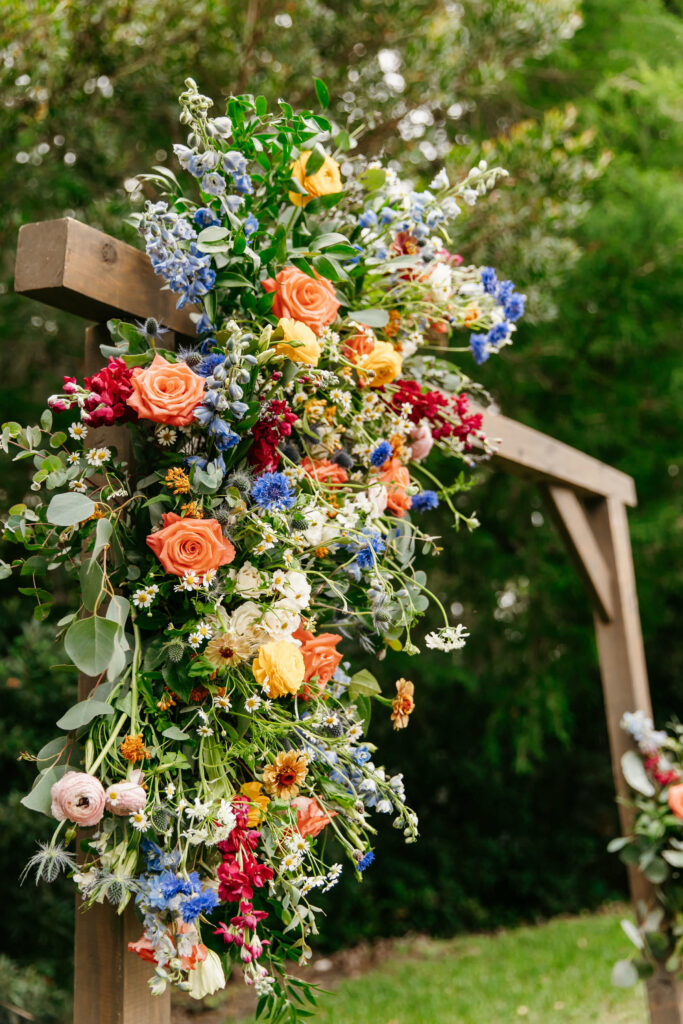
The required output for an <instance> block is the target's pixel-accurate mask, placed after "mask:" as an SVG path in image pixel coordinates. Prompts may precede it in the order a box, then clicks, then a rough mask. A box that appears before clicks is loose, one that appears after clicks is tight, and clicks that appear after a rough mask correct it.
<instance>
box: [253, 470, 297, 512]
mask: <svg viewBox="0 0 683 1024" xmlns="http://www.w3.org/2000/svg"><path fill="white" fill-rule="evenodd" d="M251 496H252V498H253V499H254V501H255V502H256V504H257V505H258V506H259V508H265V509H268V510H276V509H277V510H280V511H284V510H285V509H288V508H291V507H292V505H293V504H294V502H295V501H296V494H295V493H294V489H293V487H292V485H291V484H290V482H289V480H288V479H287V477H286V476H285V474H284V473H262V474H261V476H260V477H259V478H258V480H256V481H255V483H254V485H253V487H252V488H251Z"/></svg>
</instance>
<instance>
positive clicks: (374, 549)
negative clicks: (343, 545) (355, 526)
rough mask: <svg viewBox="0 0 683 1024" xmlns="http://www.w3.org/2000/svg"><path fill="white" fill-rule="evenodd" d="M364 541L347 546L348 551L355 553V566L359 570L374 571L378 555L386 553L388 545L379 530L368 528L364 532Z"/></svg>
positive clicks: (357, 541)
mask: <svg viewBox="0 0 683 1024" xmlns="http://www.w3.org/2000/svg"><path fill="white" fill-rule="evenodd" d="M362 532H363V538H362V540H361V539H360V538H359V539H358V540H356V541H354V543H353V544H347V551H355V552H356V557H355V559H354V565H355V566H357V568H358V569H363V570H364V569H372V568H373V567H374V566H375V564H376V562H377V557H376V556H377V555H381V554H382V552H383V551H386V548H387V546H386V544H385V542H384V538H383V537H382V534H381V533H380V532H379V531H378V530H371V529H368V528H367V527H366V529H364V530H363V531H362Z"/></svg>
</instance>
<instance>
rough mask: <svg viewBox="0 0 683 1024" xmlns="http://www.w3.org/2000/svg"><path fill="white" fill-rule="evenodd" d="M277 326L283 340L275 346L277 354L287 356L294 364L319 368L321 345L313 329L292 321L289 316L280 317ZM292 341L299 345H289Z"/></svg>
mask: <svg viewBox="0 0 683 1024" xmlns="http://www.w3.org/2000/svg"><path fill="white" fill-rule="evenodd" d="M277 325H278V334H279V332H280V331H282V339H281V340H278V341H277V344H276V345H275V351H276V352H277V354H278V355H279V356H287V358H288V359H291V360H292V362H293V363H305V365H306V366H317V365H318V360H319V359H320V344H319V342H318V339H317V338H316V336H315V334H314V333H313V331H312V330H311V328H310V327H307V326H306V324H302V323H301V321H300V320H290V318H289V317H287V316H282V317H280V319H279V320H278V324H277ZM290 341H294V342H298V344H296V345H289V344H287V343H288V342H290Z"/></svg>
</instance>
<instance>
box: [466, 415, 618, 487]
mask: <svg viewBox="0 0 683 1024" xmlns="http://www.w3.org/2000/svg"><path fill="white" fill-rule="evenodd" d="M478 411H479V412H481V413H483V417H484V423H483V429H484V433H485V434H486V435H487V437H489V438H490V439H496V438H498V439H500V444H499V445H498V448H497V451H496V454H495V455H494V456H493V463H494V464H495V465H497V466H499V467H500V468H501V469H503V470H505V471H506V472H507V473H514V474H515V475H517V476H523V477H526V478H527V479H529V480H536V481H542V482H544V483H551V484H559V485H561V486H564V487H571V488H572V490H574V491H576V493H577V494H580V495H582V496H584V497H591V496H602V497H605V496H607V495H608V494H612V495H614V496H615V497H617V498H619V500H620V501H622V502H623V503H624V504H625V505H636V504H637V501H636V489H635V485H634V483H633V479H632V478H631V477H630V476H627V474H626V473H622V472H621V471H620V470H618V469H614V468H613V467H612V466H607V465H606V464H605V463H604V462H600V461H599V460H598V459H594V458H593V457H592V456H591V455H586V454H585V453H584V452H580V451H578V450H577V449H576V448H572V447H571V446H570V445H568V444H563V442H562V441H556V440H555V438H554V437H549V436H548V435H547V434H542V433H541V432H540V431H538V430H534V429H533V428H532V427H526V426H525V425H524V424H523V423H518V422H517V421H516V420H511V419H509V418H508V417H507V416H501V415H500V413H494V412H491V410H490V409H479V410H478Z"/></svg>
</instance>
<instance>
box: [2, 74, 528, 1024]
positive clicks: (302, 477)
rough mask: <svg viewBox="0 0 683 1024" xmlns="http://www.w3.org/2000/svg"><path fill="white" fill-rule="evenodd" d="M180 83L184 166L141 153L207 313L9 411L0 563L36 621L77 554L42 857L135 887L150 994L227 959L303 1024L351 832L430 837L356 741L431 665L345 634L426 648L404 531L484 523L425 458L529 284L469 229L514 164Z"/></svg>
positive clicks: (505, 331)
mask: <svg viewBox="0 0 683 1024" xmlns="http://www.w3.org/2000/svg"><path fill="white" fill-rule="evenodd" d="M316 90H317V94H318V98H319V100H320V102H321V107H322V108H323V109H324V107H325V105H326V103H327V100H328V96H327V91H326V88H325V86H324V84H323V83H322V82H320V81H317V82H316ZM180 103H181V115H180V119H181V123H182V124H183V125H185V126H186V127H187V129H188V131H189V135H188V140H187V145H178V146H176V147H175V155H176V157H177V160H178V162H179V165H180V169H181V171H180V177H177V176H176V175H175V174H174V173H173V172H172V171H170V170H168V169H165V168H156V169H155V172H154V174H152V175H149V176H145V177H144V180H145V181H146V182H149V183H151V184H152V185H153V186H155V187H156V188H157V189H160V190H161V192H162V196H163V198H161V199H159V201H156V202H148V203H147V205H146V208H145V210H144V212H143V213H141V214H139V215H137V218H136V219H137V224H138V227H139V231H140V234H141V236H142V239H143V241H144V245H145V249H146V252H147V254H148V256H149V259H150V260H151V263H152V266H153V267H154V270H155V271H156V273H157V274H158V275H159V276H160V277H161V278H163V281H164V282H165V284H166V286H167V287H168V288H169V289H171V290H172V291H173V292H174V293H176V294H177V295H178V302H177V305H178V307H179V308H183V307H185V306H186V305H187V306H188V308H189V309H190V310H191V312H190V315H191V317H192V320H193V321H194V323H195V326H196V335H197V337H196V340H193V341H192V342H191V343H190V344H182V345H178V346H175V345H174V344H171V343H170V342H169V340H168V339H167V332H166V331H165V330H164V328H163V326H162V325H161V324H160V323H159V322H157V320H155V319H153V318H149V319H147V320H146V321H145V322H144V323H124V322H121V321H116V320H115V321H111V322H110V323H109V325H108V326H109V330H110V333H111V344H108V345H103V346H102V357H103V360H104V361H105V365H103V366H102V368H101V369H100V370H99V372H97V373H95V374H94V375H92V376H90V377H86V378H85V380H84V381H83V382H79V381H78V380H76V379H75V378H73V377H68V378H65V379H64V383H63V387H62V389H61V392H60V393H59V394H55V395H53V396H51V397H50V399H49V401H48V408H47V409H46V411H45V412H44V414H43V416H42V418H41V420H40V424H39V425H37V426H30V427H27V428H23V427H21V426H20V425H19V424H18V423H13V422H12V423H7V424H5V425H4V426H3V430H2V445H3V448H4V450H5V451H9V452H12V453H15V455H14V457H15V458H17V459H31V460H32V463H33V466H34V472H33V476H32V482H31V485H30V487H31V492H32V493H31V495H30V497H29V498H27V500H26V502H25V503H22V504H19V505H15V506H14V507H13V508H11V509H10V512H9V516H8V518H7V521H6V527H5V536H6V537H7V538H10V539H13V540H16V541H20V542H21V543H22V544H23V545H25V547H26V549H27V552H28V556H27V557H26V558H25V559H23V560H22V559H17V560H16V561H15V562H14V563H13V564H12V565H6V566H5V568H4V571H5V573H8V572H11V571H12V570H13V569H18V570H19V571H20V573H21V575H22V576H23V577H24V578H25V582H27V583H28V584H29V586H26V587H22V588H21V592H22V593H28V594H31V595H32V596H33V597H34V598H35V600H36V610H35V614H36V615H37V617H38V618H41V619H42V618H45V617H46V616H47V615H48V614H49V610H50V603H51V597H50V592H49V591H50V588H49V586H46V585H44V584H43V582H42V579H41V577H43V576H44V575H45V574H48V575H49V574H50V573H53V572H55V571H57V570H66V571H67V572H70V573H72V574H74V575H75V576H76V577H77V579H78V582H79V587H80V604H79V607H78V608H77V609H75V610H74V611H73V612H72V613H71V614H69V615H67V616H66V617H64V618H63V619H62V620H61V621H60V622H59V623H58V632H59V637H60V638H61V639H62V640H63V643H64V649H65V651H66V655H67V656H68V658H69V659H70V661H71V662H73V664H74V666H76V668H77V669H78V670H79V671H80V672H81V673H84V674H85V675H86V676H88V677H91V679H92V682H93V686H92V690H91V692H90V695H89V696H88V698H87V699H86V700H83V701H80V702H79V703H78V704H76V705H75V706H74V707H72V708H71V709H69V710H68V711H67V712H66V713H65V714H64V715H63V716H62V717H61V718H60V719H59V721H58V722H57V726H58V727H59V729H60V730H62V732H61V734H60V736H59V737H58V738H57V739H55V740H54V741H52V742H51V743H49V744H47V746H46V747H44V748H43V750H41V751H40V752H39V753H38V754H37V755H36V757H35V760H36V763H37V768H38V775H37V778H36V784H35V786H34V788H33V790H32V792H31V793H30V794H29V795H28V796H27V797H26V798H25V800H24V803H25V804H26V805H27V806H28V807H31V808H34V809H35V810H37V811H42V812H43V813H46V814H51V815H52V816H53V818H55V819H56V820H57V822H58V825H57V827H56V829H55V833H54V836H53V838H52V840H51V841H50V842H49V843H46V844H44V845H43V846H42V847H41V849H40V850H39V852H38V853H37V854H36V856H35V857H34V858H33V859H32V862H31V865H30V866H31V867H33V868H35V869H36V872H37V877H38V878H42V879H44V880H47V881H51V880H52V879H53V878H54V877H56V875H57V874H58V873H59V871H60V870H66V871H67V872H69V873H71V874H72V876H73V879H74V882H75V884H76V885H77V887H78V889H79V891H80V893H81V896H82V898H83V900H84V902H85V904H86V905H90V904H92V903H93V902H94V901H100V902H102V901H104V900H107V901H109V902H110V903H112V904H113V905H114V906H116V907H117V908H118V910H119V911H122V910H123V908H124V907H125V906H126V904H127V903H128V902H129V901H130V900H133V901H134V902H135V904H136V905H137V908H138V910H139V911H140V915H141V918H142V924H141V936H140V939H139V941H137V942H135V943H133V944H131V950H132V951H133V952H134V953H136V954H137V955H138V956H140V957H142V958H143V959H145V960H147V961H149V962H150V964H152V965H154V973H153V975H152V978H151V982H150V983H151V986H152V989H153V991H154V992H160V991H162V990H163V989H164V988H165V987H166V986H167V985H168V984H169V983H173V984H176V985H178V986H179V987H180V988H181V989H184V990H186V991H189V993H190V994H191V995H193V996H196V997H198V998H199V997H202V996H203V995H205V994H207V993H211V992H214V991H216V990H217V989H219V988H221V987H222V986H223V985H224V983H225V976H226V974H227V973H228V971H229V969H230V967H231V965H232V964H234V963H239V964H241V967H242V970H243V973H244V978H245V981H246V982H247V983H248V984H252V985H254V986H255V988H256V991H257V993H258V995H259V996H260V1003H259V1012H260V1013H261V1014H262V1015H263V1016H266V1017H268V1018H269V1019H272V1020H280V1019H284V1016H286V1017H287V1019H288V1020H293V1021H295V1020H297V1019H298V1016H297V1014H298V1013H300V1012H301V1011H299V1010H297V1007H298V1006H300V1005H301V1003H302V1000H304V999H308V1000H309V1001H312V1000H313V995H312V994H311V990H310V986H307V985H305V984H304V983H302V982H300V981H297V980H296V979H292V978H290V977H288V976H287V973H286V962H287V960H288V959H291V958H292V957H294V958H295V959H298V960H299V961H301V962H304V961H305V960H306V959H307V958H308V957H310V955H311V950H310V945H309V939H310V936H311V935H315V934H316V932H317V920H318V916H319V915H320V913H321V908H320V907H319V906H318V905H317V903H318V899H317V898H316V897H317V893H318V892H321V893H324V892H326V891H327V890H329V889H330V888H331V887H332V886H333V885H335V883H336V882H337V880H338V878H339V876H340V873H341V872H342V861H343V859H344V857H345V858H347V860H348V862H349V863H350V866H351V869H352V870H353V871H354V872H355V873H356V874H357V876H358V878H361V877H362V874H363V872H364V871H366V870H367V869H368V868H369V867H370V865H371V864H372V861H373V859H374V852H373V836H374V835H375V824H374V815H375V814H379V815H389V816H390V818H391V820H392V822H393V825H394V827H395V828H397V829H400V830H401V831H402V832H403V834H404V836H405V838H406V841H407V842H413V841H414V840H415V839H416V838H417V819H416V816H415V814H414V813H413V812H412V811H411V810H410V809H409V807H408V806H407V805H406V803H405V794H404V783H403V776H402V774H400V773H397V774H390V773H389V772H388V771H386V770H385V769H384V768H383V767H381V766H380V765H379V764H378V763H376V748H375V746H374V745H373V744H372V743H371V742H370V741H369V739H368V738H367V728H368V724H369V720H370V714H371V707H372V705H373V704H374V705H377V706H379V707H380V708H381V709H382V710H384V709H386V712H387V713H389V714H390V716H391V719H392V721H393V724H394V727H395V728H396V729H403V728H405V727H406V726H407V725H408V722H409V717H410V715H411V712H412V711H413V709H414V706H415V689H414V686H413V683H412V682H411V681H409V680H407V679H399V680H398V681H397V683H396V689H395V693H394V694H393V695H390V696H385V695H383V694H382V693H381V690H380V686H379V684H378V683H377V681H376V679H375V678H374V676H373V675H372V674H371V673H370V672H369V671H368V670H367V669H365V668H360V669H359V670H357V671H353V670H352V669H351V668H350V666H349V664H348V662H347V661H345V660H344V644H345V641H346V640H347V638H355V640H356V641H357V642H359V643H360V645H361V647H362V649H363V650H364V651H366V652H367V654H368V655H374V656H376V657H377V658H381V657H382V655H383V652H384V651H385V649H386V647H387V646H389V647H391V648H393V649H394V650H401V649H402V650H403V651H404V652H405V653H406V654H407V655H414V654H417V653H418V650H419V648H418V646H417V644H416V643H415V641H414V639H413V630H414V627H415V624H416V622H417V621H418V619H419V618H420V616H421V615H422V614H423V613H424V611H425V610H426V609H427V607H428V606H429V603H430V601H434V602H436V604H437V605H439V602H438V600H437V599H436V598H435V596H434V595H433V594H431V593H430V591H429V589H428V587H427V581H426V577H425V574H424V573H423V572H421V571H416V570H415V568H414V553H415V549H416V545H421V547H422V550H423V551H424V552H427V553H429V552H430V551H431V552H433V553H435V554H436V553H438V552H439V550H440V549H439V547H438V545H437V542H436V539H435V538H434V537H432V536H430V534H429V532H428V530H426V529H425V528H424V526H423V525H422V517H423V516H424V515H425V514H428V512H429V511H430V510H431V509H433V508H435V507H436V506H437V505H438V504H439V502H440V501H441V500H443V501H445V502H446V503H447V504H448V506H449V507H450V509H451V511H452V513H453V516H454V520H455V524H456V526H460V525H464V526H466V527H468V528H472V527H474V526H475V525H476V519H475V518H474V517H472V518H466V517H464V516H463V515H462V514H461V513H460V512H459V511H458V510H457V509H456V507H455V505H454V503H453V500H452V498H453V495H454V494H455V493H456V492H457V491H458V490H461V489H464V488H465V487H467V486H469V482H468V481H467V480H466V479H465V475H464V472H461V473H460V474H459V475H458V476H457V478H456V480H455V482H454V483H450V484H449V485H448V486H442V484H441V483H440V482H439V481H438V480H437V479H436V478H435V477H434V475H433V474H432V472H431V471H430V470H429V469H428V468H427V465H426V463H425V460H426V459H427V457H428V456H429V453H430V451H431V449H432V447H433V446H436V447H437V448H438V449H440V451H441V452H443V453H446V454H447V455H450V456H452V457H453V458H454V459H456V460H457V462H458V463H459V464H460V466H461V467H462V469H463V470H464V469H466V468H467V467H471V466H472V465H474V463H475V462H476V461H477V459H479V458H483V457H485V456H486V453H487V451H488V448H487V443H486V439H485V438H484V436H483V434H482V431H481V414H480V413H478V412H477V411H476V410H472V409H471V408H470V404H469V402H470V395H471V394H473V393H474V394H477V395H479V397H480V398H481V397H482V389H481V388H480V387H479V386H478V385H476V384H475V383H474V382H473V381H472V380H471V379H470V378H469V376H468V375H467V374H466V373H465V372H464V371H463V370H461V369H459V368H458V366H457V365H456V364H455V362H454V361H453V359H452V358H451V356H450V354H451V353H454V352H455V353H463V354H464V358H465V360H469V361H471V360H472V359H473V360H474V362H475V363H477V364H480V363H482V362H483V361H484V360H486V359H487V358H488V357H489V356H490V355H492V354H493V353H497V352H499V351H500V350H501V349H502V348H503V347H504V346H505V345H507V344H509V343H510V342H511V340H512V336H513V333H514V330H515V324H516V321H517V320H518V319H519V317H520V316H521V315H522V313H523V310H524V296H523V295H520V294H518V293H517V292H516V291H515V289H514V287H513V285H512V284H511V282H509V281H499V280H498V278H497V276H496V274H495V272H494V271H493V270H492V269H491V268H488V267H484V268H479V267H472V266H466V265H465V264H464V262H463V260H462V258H461V257H460V256H459V255H457V254H456V253H455V252H454V251H453V241H452V235H451V232H452V226H453V222H454V221H455V219H456V218H457V215H458V214H459V213H460V211H461V208H462V207H463V205H465V204H473V203H474V202H476V200H477V199H478V197H480V196H482V195H484V194H485V193H486V192H487V190H489V189H490V188H492V187H493V185H494V184H495V182H496V180H497V179H498V177H499V176H500V175H501V174H502V173H504V172H502V171H500V170H498V169H491V168H488V167H487V166H486V164H485V163H483V162H482V163H481V164H479V166H478V167H476V168H475V169H474V170H473V171H471V173H470V174H469V175H468V176H467V178H466V180H464V181H463V182H461V183H459V184H450V183H449V181H448V179H447V177H446V175H445V174H444V173H443V172H441V173H439V174H438V175H437V177H436V178H435V179H434V181H433V182H432V184H431V186H430V188H429V189H426V190H424V191H416V190H415V189H414V187H413V186H412V185H411V184H410V183H408V182H405V181H403V180H401V178H400V177H399V176H398V174H397V173H396V171H395V170H393V169H392V168H385V167H382V166H381V164H380V163H379V162H376V161H374V162H369V161H367V160H365V159H363V158H362V157H359V156H354V155H353V148H355V140H354V139H353V138H350V137H349V135H348V134H347V133H346V132H345V131H344V130H339V129H337V128H336V127H335V126H334V125H333V124H332V123H331V122H330V121H329V120H328V119H327V118H326V117H325V116H323V115H320V114H315V113H310V112H304V113H295V112H294V111H293V110H292V109H291V107H290V106H289V105H288V104H287V103H285V102H281V103H280V104H279V109H278V110H277V111H275V112H273V111H269V110H268V109H267V105H266V102H265V100H264V99H263V97H256V98H254V97H251V96H239V97H232V98H231V99H230V100H229V101H228V103H227V110H226V114H225V115H224V116H219V117H212V116H211V114H210V108H211V101H210V100H209V99H207V98H206V97H204V96H202V95H201V94H199V92H198V91H197V88H196V85H195V84H194V82H192V80H188V82H187V91H186V92H184V93H183V95H182V96H181V97H180ZM462 332H465V340H464V344H461V345H459V346H458V345H456V346H453V345H451V344H450V342H451V340H452V339H455V338H457V337H458V336H459V334H462ZM46 492H48V493H46ZM49 492H53V493H52V494H50V493H49ZM43 495H45V497H43ZM439 607H440V609H441V612H442V613H443V626H442V627H441V628H439V629H437V630H435V631H433V632H431V633H429V634H428V635H427V636H426V638H425V643H426V645H427V646H428V647H430V648H435V649H438V650H441V651H444V652H449V651H455V650H457V649H459V648H461V647H462V646H463V645H464V643H465V640H466V637H467V631H466V629H465V628H464V626H463V625H462V624H452V623H451V622H449V620H448V617H447V615H446V613H445V611H444V610H443V608H441V606H440V605H439ZM327 840H329V843H328V842H327ZM76 843H78V844H79V848H80V850H81V856H80V857H79V859H78V861H77V860H76V857H75V853H74V850H75V845H74V844H76ZM329 851H331V853H330V852H329ZM334 857H339V858H340V860H338V861H337V860H334V859H332V862H331V863H330V859H331V858H334Z"/></svg>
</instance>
